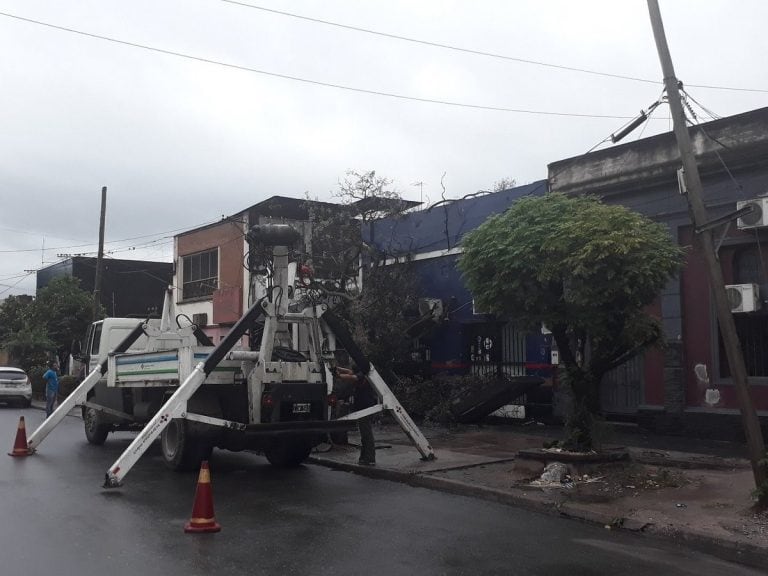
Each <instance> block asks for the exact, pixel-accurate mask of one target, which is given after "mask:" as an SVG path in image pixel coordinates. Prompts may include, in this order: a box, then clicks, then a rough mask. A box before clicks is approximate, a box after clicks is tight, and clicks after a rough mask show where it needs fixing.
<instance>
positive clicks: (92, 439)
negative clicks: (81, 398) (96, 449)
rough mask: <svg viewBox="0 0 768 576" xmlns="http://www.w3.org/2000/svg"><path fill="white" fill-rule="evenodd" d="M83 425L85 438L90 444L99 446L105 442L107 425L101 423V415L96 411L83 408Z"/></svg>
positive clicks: (107, 431)
mask: <svg viewBox="0 0 768 576" xmlns="http://www.w3.org/2000/svg"><path fill="white" fill-rule="evenodd" d="M83 425H84V427H85V437H86V438H87V439H88V442H89V443H90V444H93V445H95V446H101V445H102V444H104V442H106V441H107V435H108V434H109V424H104V423H102V421H101V413H100V412H99V411H98V410H94V409H93V408H86V407H83Z"/></svg>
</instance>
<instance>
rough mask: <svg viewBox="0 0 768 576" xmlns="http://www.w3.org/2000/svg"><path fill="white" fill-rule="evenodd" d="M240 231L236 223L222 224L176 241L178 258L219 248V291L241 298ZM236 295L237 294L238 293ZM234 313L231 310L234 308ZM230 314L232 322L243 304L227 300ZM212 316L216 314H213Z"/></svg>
mask: <svg viewBox="0 0 768 576" xmlns="http://www.w3.org/2000/svg"><path fill="white" fill-rule="evenodd" d="M243 242H244V240H243V230H242V227H241V225H240V224H239V223H236V222H229V221H223V222H221V223H219V224H214V225H212V226H208V227H206V228H202V229H200V230H194V231H192V232H189V233H188V234H184V235H182V236H179V237H178V251H179V253H178V256H179V258H181V257H183V256H188V255H189V254H195V253H197V252H202V251H204V250H211V249H212V248H216V247H219V289H220V290H223V291H227V292H228V293H230V292H231V291H236V292H237V293H238V294H242V286H243V271H244V268H243V258H244V256H245V254H244V252H243ZM238 291H239V292H238ZM235 304H236V306H237V310H236V311H235V310H232V309H231V307H232V306H233V305H235ZM227 306H228V308H229V311H230V312H231V314H232V315H234V316H235V318H237V317H239V316H240V315H241V314H242V300H239V301H237V302H235V301H234V300H233V299H232V298H230V299H228V300H227ZM214 315H216V311H215V310H214Z"/></svg>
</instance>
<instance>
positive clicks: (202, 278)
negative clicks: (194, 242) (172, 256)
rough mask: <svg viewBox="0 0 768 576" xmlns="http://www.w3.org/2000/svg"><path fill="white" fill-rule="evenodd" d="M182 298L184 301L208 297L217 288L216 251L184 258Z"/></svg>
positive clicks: (217, 268) (217, 267)
mask: <svg viewBox="0 0 768 576" xmlns="http://www.w3.org/2000/svg"><path fill="white" fill-rule="evenodd" d="M181 268H182V272H183V278H184V280H183V284H182V296H183V298H184V300H188V299H190V298H200V297H202V296H210V295H211V294H213V291H214V290H216V289H217V288H218V287H219V251H218V249H214V250H209V251H207V252H199V253H197V254H190V255H189V256H184V257H183V259H182V264H181Z"/></svg>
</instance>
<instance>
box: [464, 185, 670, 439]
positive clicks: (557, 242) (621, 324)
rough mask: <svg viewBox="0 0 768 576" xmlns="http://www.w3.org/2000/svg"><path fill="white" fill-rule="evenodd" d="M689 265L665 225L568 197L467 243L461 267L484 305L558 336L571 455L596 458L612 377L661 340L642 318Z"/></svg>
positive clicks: (497, 224) (524, 204)
mask: <svg viewBox="0 0 768 576" xmlns="http://www.w3.org/2000/svg"><path fill="white" fill-rule="evenodd" d="M682 257H683V253H682V250H681V249H680V248H679V247H678V246H677V245H676V244H675V243H674V242H673V241H672V239H671V238H670V236H669V233H668V232H667V230H666V228H665V227H664V226H663V225H660V224H657V223H654V222H652V221H651V220H649V219H647V218H645V217H644V216H642V215H640V214H637V213H635V212H631V211H630V210H627V209H626V208H623V207H620V206H608V205H606V204H603V203H601V202H600V201H599V200H597V199H596V198H593V197H568V196H565V195H562V194H549V195H546V196H541V197H528V198H524V199H522V200H520V201H518V202H517V203H516V204H515V205H514V206H512V208H510V209H509V210H508V211H507V212H505V213H503V214H500V215H497V216H493V217H491V218H489V219H488V220H487V221H486V222H484V223H483V224H482V225H481V226H480V227H479V228H477V229H476V230H475V231H473V232H472V233H470V234H468V235H467V237H466V238H465V240H464V253H463V254H462V256H461V258H460V261H459V266H460V268H461V270H462V272H463V274H464V277H465V279H466V282H467V284H468V286H469V288H470V290H471V291H472V292H473V294H474V295H475V298H476V299H477V301H478V303H479V305H480V306H481V307H482V308H483V309H487V310H490V311H492V312H494V313H496V314H499V315H502V316H507V317H509V318H513V319H514V321H515V322H517V323H519V324H521V325H522V326H524V327H527V328H530V329H534V328H535V329H538V328H539V327H540V326H541V324H542V323H544V324H545V325H546V326H547V327H548V328H549V330H551V331H552V335H553V337H554V339H555V342H556V343H557V347H558V349H559V352H560V358H561V362H562V365H563V369H564V375H565V379H566V382H567V384H568V385H569V386H570V388H571V391H572V393H573V400H574V402H573V407H572V411H571V414H570V415H569V417H568V418H567V422H566V439H565V445H566V447H567V448H568V449H572V450H579V451H584V450H591V449H592V448H593V444H594V438H593V431H594V422H595V416H596V415H597V414H598V413H599V410H600V394H599V392H600V383H601V380H602V378H603V376H604V375H605V373H606V372H608V371H609V370H611V369H613V368H614V367H616V366H619V365H621V364H622V363H624V362H626V361H627V360H629V359H630V358H632V357H633V356H634V355H636V354H638V353H639V352H641V351H642V350H643V349H645V348H646V347H648V346H650V345H652V344H654V343H656V342H657V341H658V340H659V339H660V337H661V327H660V325H659V322H658V321H657V320H656V319H654V318H651V317H650V316H648V315H647V314H646V313H645V311H644V308H645V307H646V306H648V305H649V304H651V303H652V302H653V301H654V299H655V298H656V297H657V295H658V294H659V292H660V291H661V289H662V288H663V287H664V286H665V285H666V283H667V282H668V281H669V279H670V278H671V277H673V276H674V275H675V274H676V273H677V272H678V270H679V268H680V265H681V264H682Z"/></svg>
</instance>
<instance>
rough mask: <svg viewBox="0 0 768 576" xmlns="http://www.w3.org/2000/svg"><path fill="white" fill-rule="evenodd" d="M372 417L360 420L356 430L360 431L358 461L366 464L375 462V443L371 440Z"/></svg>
mask: <svg viewBox="0 0 768 576" xmlns="http://www.w3.org/2000/svg"><path fill="white" fill-rule="evenodd" d="M372 420H373V417H372V416H368V417H366V418H360V419H359V420H358V421H357V428H358V430H359V431H360V461H361V462H366V463H368V464H373V463H374V462H376V441H375V440H374V439H373V421H372Z"/></svg>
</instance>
